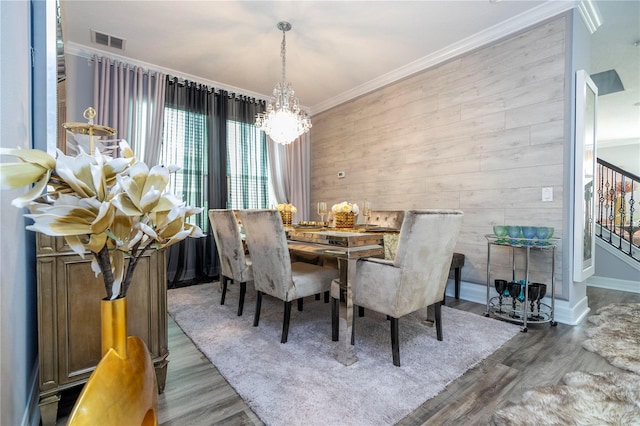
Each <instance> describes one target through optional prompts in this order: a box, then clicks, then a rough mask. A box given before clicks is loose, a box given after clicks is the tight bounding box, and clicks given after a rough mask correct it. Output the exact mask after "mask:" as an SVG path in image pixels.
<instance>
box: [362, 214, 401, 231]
mask: <svg viewBox="0 0 640 426" xmlns="http://www.w3.org/2000/svg"><path fill="white" fill-rule="evenodd" d="M403 220H404V210H371V214H370V215H369V217H368V218H367V221H366V224H367V225H377V226H381V227H383V228H390V229H400V227H401V226H402V221H403Z"/></svg>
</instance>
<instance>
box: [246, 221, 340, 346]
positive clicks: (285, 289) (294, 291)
mask: <svg viewBox="0 0 640 426" xmlns="http://www.w3.org/2000/svg"><path fill="white" fill-rule="evenodd" d="M240 217H241V218H242V224H243V225H244V230H245V235H246V241H247V246H248V248H249V253H250V254H251V258H252V260H253V278H254V281H253V282H254V284H255V287H256V292H257V297H256V312H255V317H254V320H253V326H254V327H257V326H258V323H259V322H260V309H261V306H262V295H263V294H267V295H269V296H273V297H275V298H278V299H280V300H282V301H284V319H283V322H282V337H281V339H280V343H286V342H287V338H288V335H289V321H290V318H291V302H292V301H293V300H298V301H300V300H301V299H302V298H303V297H307V296H312V295H315V294H319V293H324V292H328V291H329V289H330V287H331V281H332V280H333V279H334V278H337V277H338V270H337V269H333V268H324V267H322V266H319V265H314V264H311V263H305V262H294V263H291V257H290V255H289V249H288V247H287V236H286V234H285V230H284V226H283V225H282V219H281V218H280V214H279V213H278V212H277V211H276V210H242V211H241V212H240ZM298 306H299V307H300V304H299V305H298Z"/></svg>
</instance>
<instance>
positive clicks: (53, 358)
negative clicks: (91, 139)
mask: <svg viewBox="0 0 640 426" xmlns="http://www.w3.org/2000/svg"><path fill="white" fill-rule="evenodd" d="M36 240H37V252H36V255H37V278H38V353H39V355H38V356H39V369H40V371H39V373H40V377H39V386H40V402H39V405H40V414H41V418H42V425H43V426H49V425H55V424H56V417H57V413H58V401H59V400H60V394H61V392H62V391H64V390H65V389H69V388H72V387H74V386H79V385H83V384H84V383H86V381H87V380H88V379H89V376H90V375H91V373H92V372H93V370H94V368H95V366H96V365H97V364H98V362H99V361H100V358H101V336H100V333H101V332H100V300H101V299H102V298H104V297H105V295H106V293H105V290H104V284H103V281H102V276H98V277H96V276H95V274H94V273H93V271H92V270H91V259H92V255H91V254H87V255H85V258H84V259H82V258H81V257H80V256H78V255H77V254H75V253H74V252H73V251H71V249H70V248H69V246H68V245H66V244H65V241H64V238H60V237H49V236H47V235H43V234H40V233H38V234H37V237H36ZM127 332H128V334H129V335H130V336H138V337H140V338H141V339H142V340H143V341H144V342H145V343H146V345H147V348H148V349H149V352H150V353H151V358H152V360H153V363H154V366H155V370H156V377H157V380H158V390H159V391H160V392H162V391H163V390H164V385H165V380H166V374H167V363H168V360H167V357H168V355H169V350H168V344H167V333H168V323H167V280H166V264H165V253H164V251H155V250H150V251H149V252H147V253H146V254H145V255H144V256H143V257H142V258H141V259H140V261H139V262H138V265H137V267H136V271H135V274H134V278H133V282H132V284H131V287H130V288H129V291H128V294H127Z"/></svg>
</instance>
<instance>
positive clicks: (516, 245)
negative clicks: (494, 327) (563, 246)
mask: <svg viewBox="0 0 640 426" xmlns="http://www.w3.org/2000/svg"><path fill="white" fill-rule="evenodd" d="M485 238H486V239H487V311H486V313H485V316H487V317H488V316H490V315H491V314H493V315H494V316H495V317H497V318H501V319H504V320H506V321H511V322H515V323H518V324H522V328H521V331H522V332H523V333H526V332H527V324H529V323H531V324H533V323H536V324H541V323H550V324H551V326H556V325H558V323H557V322H556V321H555V320H554V309H555V263H556V262H555V253H556V247H557V245H558V241H559V238H548V239H545V240H537V239H527V238H516V239H514V238H509V237H506V238H503V237H498V236H496V235H493V234H488V235H485ZM494 246H506V247H510V248H511V258H512V277H511V278H512V281H511V283H509V284H511V285H514V287H516V288H518V287H517V284H519V285H520V286H521V288H522V289H523V291H519V292H518V295H512V294H510V292H506V293H503V292H499V293H498V296H494V297H491V287H492V281H491V248H492V247H494ZM531 250H540V251H543V252H549V253H550V254H551V305H547V304H546V303H542V301H541V299H542V298H543V297H544V294H542V295H540V293H538V296H540V297H535V298H530V297H529V296H530V292H531V287H532V285H533V284H531V283H530V282H529V259H530V254H531ZM518 251H519V252H522V251H524V253H525V276H524V280H520V281H517V280H516V252H518ZM534 284H535V283H534ZM537 289H538V291H539V288H537ZM532 296H533V295H532ZM534 299H535V300H534ZM503 302H504V303H503Z"/></svg>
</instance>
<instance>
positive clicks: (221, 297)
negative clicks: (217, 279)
mask: <svg viewBox="0 0 640 426" xmlns="http://www.w3.org/2000/svg"><path fill="white" fill-rule="evenodd" d="M228 279H229V278H227V277H225V276H223V277H222V296H220V304H221V305H224V297H225V296H226V295H227V280H228Z"/></svg>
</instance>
